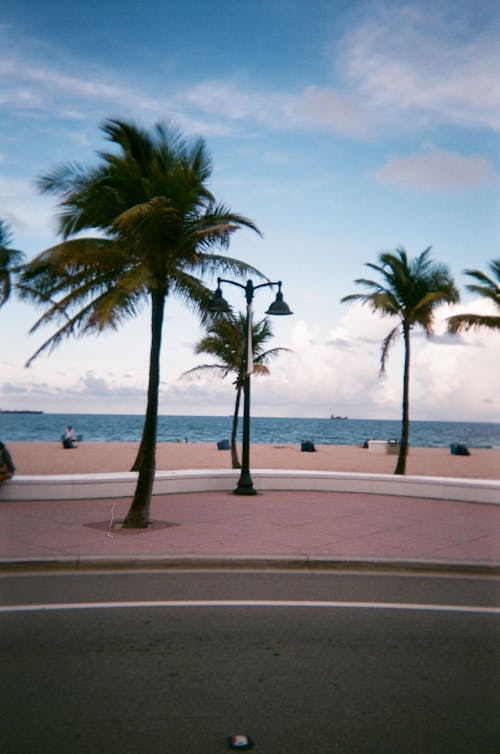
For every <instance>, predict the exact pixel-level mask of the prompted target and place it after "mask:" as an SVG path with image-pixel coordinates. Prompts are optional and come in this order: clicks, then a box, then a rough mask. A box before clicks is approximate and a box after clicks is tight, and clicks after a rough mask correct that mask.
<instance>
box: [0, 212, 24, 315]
mask: <svg viewBox="0 0 500 754" xmlns="http://www.w3.org/2000/svg"><path fill="white" fill-rule="evenodd" d="M11 242H12V233H11V232H10V228H9V226H8V225H7V223H6V222H5V221H4V220H0V307H2V306H3V305H4V304H5V303H6V302H7V300H8V299H9V298H10V294H11V293H12V287H13V286H12V278H13V275H17V274H18V273H19V272H20V270H21V264H22V262H23V260H24V254H23V252H22V251H18V250H17V249H12V248H11V247H10V244H11Z"/></svg>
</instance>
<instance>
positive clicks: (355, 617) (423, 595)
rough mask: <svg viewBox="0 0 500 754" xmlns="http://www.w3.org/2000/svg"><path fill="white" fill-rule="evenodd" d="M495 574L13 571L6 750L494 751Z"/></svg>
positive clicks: (7, 625)
mask: <svg viewBox="0 0 500 754" xmlns="http://www.w3.org/2000/svg"><path fill="white" fill-rule="evenodd" d="M498 583H499V582H498V580H496V579H493V578H491V577H490V578H484V579H481V578H472V577H469V578H462V577H446V578H443V577H439V576H435V577H429V576H426V577H419V576H410V575H393V574H385V575H384V574H349V573H288V572H287V573H262V572H259V573H228V572H220V573H217V572H215V573H214V572H208V573H199V572H198V573H185V572H152V573H150V572H130V573H123V572H120V573H101V574H98V573H85V574H83V573H82V574H75V573H68V574H65V573H52V574H16V575H14V574H12V575H7V576H5V577H3V578H2V579H1V580H0V586H1V602H2V605H3V606H4V608H2V610H3V611H2V612H0V629H1V639H2V641H1V647H2V649H1V666H2V684H1V689H2V698H1V706H2V724H1V739H0V750H1V751H2V753H3V754H18V753H19V754H21V753H22V754H28V753H29V754H62V753H64V754H66V753H67V754H80V753H81V752H82V753H85V754H115V753H116V754H212V752H213V754H217V752H224V751H227V750H228V748H227V745H226V737H227V736H229V735H230V734H233V733H245V734H247V735H250V736H252V738H253V739H254V740H255V748H254V751H255V752H256V753H259V754H316V752H318V754H319V753H320V752H321V753H322V754H323V753H324V752H326V753H329V754H330V753H331V754H336V753H337V752H342V753H346V754H347V753H350V752H352V753H353V754H364V753H365V752H366V754H377V753H378V752H380V754H382V752H383V754H392V753H394V754H404V753H406V752H408V753H409V754H412V753H413V752H415V753H416V752H422V754H423V753H424V752H425V754H429V752H439V754H447V752H450V754H451V753H452V752H453V754H460V753H461V752H464V754H465V753H466V754H472V753H473V754H475V753H476V752H478V754H479V753H480V754H489V753H490V752H491V753H493V752H497V751H498V733H499V731H498V726H497V723H496V717H495V716H496V714H497V711H498V700H499V698H500V695H499V682H498V677H499V673H498V670H499V668H500V664H499V650H498V627H499V618H500V614H499V613H498V612H494V606H495V605H497V606H498V596H499V591H498ZM138 602H140V603H141V604H140V605H139V604H138ZM5 606H7V607H6V608H5ZM16 606H17V607H16ZM42 606H43V609H41V607H42Z"/></svg>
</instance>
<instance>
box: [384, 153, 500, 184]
mask: <svg viewBox="0 0 500 754" xmlns="http://www.w3.org/2000/svg"><path fill="white" fill-rule="evenodd" d="M374 176H375V178H376V179H377V180H378V181H379V182H380V183H383V184H386V185H392V184H396V185H401V186H404V187H405V188H409V189H417V190H420V191H464V190H465V191H471V190H472V191H473V190H477V189H481V188H490V187H491V186H496V185H500V173H498V172H497V171H496V169H495V167H494V165H493V164H492V163H491V162H490V161H489V160H487V159H486V158H485V157H483V156H482V155H479V154H472V155H468V156H465V155H461V154H458V153H457V152H451V151H446V150H443V149H437V148H436V147H433V146H428V147H427V148H426V149H425V150H424V151H423V152H420V153H418V154H409V155H405V156H403V157H395V158H393V159H392V160H389V162H387V164H386V165H384V167H382V168H380V170H378V171H376V173H375V174H374Z"/></svg>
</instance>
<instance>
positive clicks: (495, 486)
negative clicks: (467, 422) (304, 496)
mask: <svg viewBox="0 0 500 754" xmlns="http://www.w3.org/2000/svg"><path fill="white" fill-rule="evenodd" d="M238 476H239V473H238V472H237V471H232V470H230V469H213V470H207V469H200V470H198V469H193V470H183V471H159V472H157V473H156V476H155V482H154V487H153V494H154V495H167V494H169V493H174V492H205V491H230V490H232V489H234V487H235V486H236V483H237V480H238ZM252 479H253V482H254V485H255V488H256V489H257V490H259V491H262V492H264V491H265V490H319V491H324V492H363V493H366V494H373V495H377V494H378V495H400V496H403V497H421V498H434V499H438V500H455V501H462V502H470V503H490V504H493V505H499V504H500V481H496V480H490V479H454V478H451V477H422V476H399V475H393V474H353V473H349V472H340V471H287V470H276V469H255V470H252ZM136 480H137V472H124V473H110V474H68V475H61V476H15V477H13V478H12V479H9V480H8V481H7V482H3V483H2V484H1V485H0V501H6V502H7V501H9V502H15V501H23V500H89V499H95V498H115V497H131V496H132V495H133V493H134V490H135V484H136Z"/></svg>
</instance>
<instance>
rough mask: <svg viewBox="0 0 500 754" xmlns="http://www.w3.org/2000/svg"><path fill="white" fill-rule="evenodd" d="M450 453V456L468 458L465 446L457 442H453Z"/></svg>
mask: <svg viewBox="0 0 500 754" xmlns="http://www.w3.org/2000/svg"><path fill="white" fill-rule="evenodd" d="M450 452H451V455H452V456H470V452H469V449H468V448H467V446H466V445H462V444H461V443H458V442H453V443H452V444H451V445H450Z"/></svg>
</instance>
